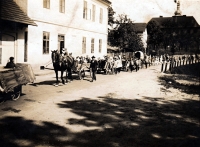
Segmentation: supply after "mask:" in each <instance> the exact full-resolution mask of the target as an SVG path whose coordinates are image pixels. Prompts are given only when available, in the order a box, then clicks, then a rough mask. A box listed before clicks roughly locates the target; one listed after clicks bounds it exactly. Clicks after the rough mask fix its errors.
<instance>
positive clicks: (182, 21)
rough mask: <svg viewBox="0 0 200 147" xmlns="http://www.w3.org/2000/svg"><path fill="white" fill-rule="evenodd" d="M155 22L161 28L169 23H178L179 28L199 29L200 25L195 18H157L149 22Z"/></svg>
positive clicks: (183, 16)
mask: <svg viewBox="0 0 200 147" xmlns="http://www.w3.org/2000/svg"><path fill="white" fill-rule="evenodd" d="M151 21H154V22H156V23H157V24H158V25H160V26H161V27H163V28H164V27H165V24H167V23H176V24H177V27H180V26H182V27H199V24H198V23H197V21H196V20H195V18H194V17H193V16H186V15H182V16H172V17H155V18H152V19H151V20H150V21H149V22H151Z"/></svg>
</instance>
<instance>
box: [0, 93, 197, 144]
mask: <svg viewBox="0 0 200 147" xmlns="http://www.w3.org/2000/svg"><path fill="white" fill-rule="evenodd" d="M56 105H57V106H58V107H59V108H60V109H66V111H71V112H72V113H74V114H75V115H72V116H71V117H70V116H65V115H63V117H64V118H65V117H66V124H67V126H70V127H69V128H67V127H66V126H63V125H62V126H61V125H59V124H56V123H53V122H48V121H38V122H34V121H33V120H28V119H25V118H23V117H19V116H5V117H2V118H1V119H0V146H1V147H21V146H27V147H33V146H55V147H57V146H58V147H146V146H148V147H160V146H162V147H180V146H181V147H197V146H200V142H199V140H200V126H199V121H200V102H199V101H195V100H183V101H180V100H179V101H166V100H165V99H163V98H160V97H143V98H142V99H124V98H118V97H116V95H115V94H112V93H109V94H107V95H105V96H99V97H97V98H89V97H83V98H81V99H80V100H73V101H61V102H60V103H57V104H56ZM3 111H13V110H10V109H6V110H3ZM74 116H78V117H74ZM77 126H78V128H85V129H83V131H79V130H78V131H75V130H72V128H73V127H77Z"/></svg>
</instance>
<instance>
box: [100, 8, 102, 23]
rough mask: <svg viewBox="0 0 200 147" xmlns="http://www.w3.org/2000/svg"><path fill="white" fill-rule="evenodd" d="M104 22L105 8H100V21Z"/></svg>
mask: <svg viewBox="0 0 200 147" xmlns="http://www.w3.org/2000/svg"><path fill="white" fill-rule="evenodd" d="M102 22H103V9H102V8H100V16H99V23H102Z"/></svg>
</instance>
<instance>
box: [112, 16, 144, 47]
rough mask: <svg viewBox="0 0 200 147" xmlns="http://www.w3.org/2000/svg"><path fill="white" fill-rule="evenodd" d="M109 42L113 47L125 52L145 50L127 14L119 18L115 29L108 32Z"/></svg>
mask: <svg viewBox="0 0 200 147" xmlns="http://www.w3.org/2000/svg"><path fill="white" fill-rule="evenodd" d="M108 42H109V43H110V45H111V46H117V47H119V48H120V49H121V50H123V51H126V50H127V51H136V50H142V51H143V50H144V47H143V43H142V40H141V38H140V37H139V36H138V34H137V32H136V30H135V26H134V23H133V21H132V20H131V19H129V18H128V17H127V15H125V14H121V15H119V16H118V19H117V20H116V21H115V27H114V28H113V29H112V30H110V31H109V32H108Z"/></svg>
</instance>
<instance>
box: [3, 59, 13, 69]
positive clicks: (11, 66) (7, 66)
mask: <svg viewBox="0 0 200 147" xmlns="http://www.w3.org/2000/svg"><path fill="white" fill-rule="evenodd" d="M5 68H15V63H14V57H10V61H9V62H8V63H7V64H6V66H5Z"/></svg>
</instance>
